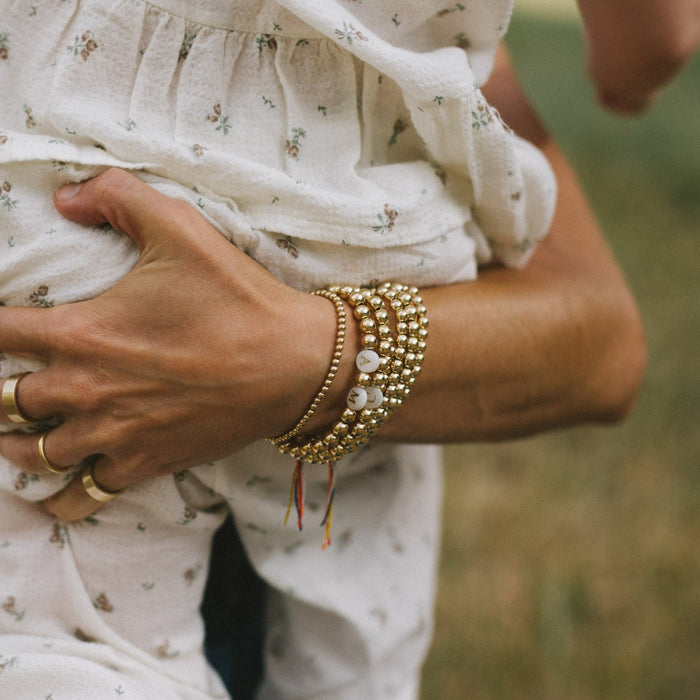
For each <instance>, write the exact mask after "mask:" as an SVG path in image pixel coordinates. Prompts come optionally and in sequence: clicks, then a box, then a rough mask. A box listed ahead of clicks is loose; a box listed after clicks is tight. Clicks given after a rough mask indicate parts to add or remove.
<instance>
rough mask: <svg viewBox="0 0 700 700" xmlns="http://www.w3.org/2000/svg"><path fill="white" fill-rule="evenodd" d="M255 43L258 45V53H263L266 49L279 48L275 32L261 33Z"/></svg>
mask: <svg viewBox="0 0 700 700" xmlns="http://www.w3.org/2000/svg"><path fill="white" fill-rule="evenodd" d="M255 43H256V44H257V46H258V53H262V52H263V50H264V49H270V50H271V51H274V50H275V49H277V38H276V37H275V35H274V34H260V35H258V36H257V37H256V38H255Z"/></svg>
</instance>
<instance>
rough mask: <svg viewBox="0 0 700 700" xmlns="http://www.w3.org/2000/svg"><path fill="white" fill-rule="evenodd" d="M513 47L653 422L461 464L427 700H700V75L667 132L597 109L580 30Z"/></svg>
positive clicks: (521, 444) (673, 105) (675, 106)
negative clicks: (582, 208) (598, 244)
mask: <svg viewBox="0 0 700 700" xmlns="http://www.w3.org/2000/svg"><path fill="white" fill-rule="evenodd" d="M508 43H509V46H510V49H511V53H512V55H513V57H514V60H515V64H516V66H517V67H518V71H519V73H520V74H521V78H522V80H523V83H524V84H525V86H526V88H527V91H528V93H529V94H530V95H531V97H532V100H533V102H534V103H535V104H536V105H537V107H538V110H539V111H540V113H541V114H542V116H543V118H544V120H545V122H546V123H547V124H548V126H549V128H550V130H551V132H552V133H553V134H554V136H555V138H556V139H557V141H558V142H559V143H560V144H561V145H562V147H563V149H564V150H565V152H566V153H567V154H568V156H569V157H570V159H571V161H572V163H573V164H574V166H575V168H576V170H577V172H578V173H579V176H580V178H581V181H582V183H583V185H584V187H585V189H586V191H587V193H588V196H589V199H590V201H591V203H592V205H593V207H594V209H595V211H596V213H597V215H598V218H599V220H600V221H601V224H602V226H603V229H604V230H605V232H606V235H607V236H608V239H609V241H610V243H611V245H612V247H613V248H614V250H615V252H616V254H617V257H618V259H619V261H620V264H621V265H622V267H623V269H624V270H625V273H626V274H627V276H628V279H629V281H630V284H631V286H632V288H633V290H634V292H635V294H636V296H637V299H638V301H639V304H640V307H641V310H642V315H643V317H644V321H645V326H646V330H647V339H648V343H649V350H650V361H649V370H648V374H647V377H646V379H645V382H644V386H643V388H642V391H641V393H640V397H639V402H638V405H637V408H636V410H635V412H634V413H633V415H632V416H631V417H630V418H629V419H628V420H627V421H626V422H625V423H624V424H622V425H620V426H616V427H614V428H595V427H583V428H577V429H573V430H566V431H560V432H555V433H552V434H549V435H544V436H538V437H535V438H529V439H527V440H521V441H518V442H515V443H509V444H502V445H465V446H455V447H450V448H448V449H447V451H446V454H447V467H446V512H445V532H444V541H443V551H442V565H441V574H440V590H439V597H438V603H437V620H436V626H437V629H436V635H435V640H434V644H433V648H432V651H431V654H430V657H429V659H428V662H427V664H426V668H425V673H424V683H423V695H422V696H423V698H424V700H434V699H435V698H441V699H446V700H453V699H454V700H461V699H463V698H464V699H469V700H471V699H472V698H477V699H478V698H487V699H489V700H490V699H507V700H516V699H520V698H523V699H525V698H527V699H528V700H529V699H537V700H549V699H552V700H560V699H561V700H593V699H596V700H598V699H605V700H608V699H609V700H618V699H619V700H623V699H624V700H632V699H634V700H639V699H649V700H652V699H653V700H665V699H668V700H685V699H688V700H690V699H691V698H692V699H693V700H694V699H696V698H700V381H699V380H700V347H699V346H700V275H699V274H698V272H699V271H700V117H699V116H698V115H700V57H698V56H696V59H695V60H694V61H693V62H692V63H691V64H690V65H689V66H688V67H687V68H686V70H685V71H684V72H683V73H682V75H681V76H680V77H679V78H678V79H677V80H676V82H674V84H673V85H672V86H671V87H669V88H668V90H667V91H666V93H665V94H664V96H663V98H662V100H661V102H660V103H659V104H657V105H656V106H655V107H654V108H653V109H652V110H651V111H650V112H649V113H648V114H646V115H644V116H643V117H641V118H635V119H633V120H629V119H621V118H619V117H615V116H611V115H608V114H606V113H604V112H603V111H602V110H601V109H600V108H599V107H597V106H596V104H595V101H594V98H593V94H592V90H591V88H590V86H589V84H588V81H587V79H586V76H585V66H584V56H583V48H582V38H581V34H580V30H579V28H578V25H577V22H576V20H575V19H568V20H567V19H565V18H561V17H560V18H551V17H550V18H546V17H543V16H535V15H533V14H529V13H525V12H520V13H518V14H516V16H515V18H514V22H513V26H512V29H511V31H510V33H509V41H508Z"/></svg>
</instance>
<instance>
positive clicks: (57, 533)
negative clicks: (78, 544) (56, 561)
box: [49, 523, 68, 549]
mask: <svg viewBox="0 0 700 700" xmlns="http://www.w3.org/2000/svg"><path fill="white" fill-rule="evenodd" d="M67 541H68V528H67V527H66V526H65V525H61V523H54V524H53V530H52V532H51V537H49V542H52V543H53V544H57V545H58V546H59V547H60V548H61V549H63V548H64V547H65V546H66V542H67Z"/></svg>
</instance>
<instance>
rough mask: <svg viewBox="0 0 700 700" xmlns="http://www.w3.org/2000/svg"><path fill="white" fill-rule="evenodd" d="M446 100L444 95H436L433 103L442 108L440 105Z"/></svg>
mask: <svg viewBox="0 0 700 700" xmlns="http://www.w3.org/2000/svg"><path fill="white" fill-rule="evenodd" d="M444 99H445V98H444V97H443V96H442V95H435V97H433V102H435V104H437V105H438V106H440V105H441V104H442V101H443V100H444Z"/></svg>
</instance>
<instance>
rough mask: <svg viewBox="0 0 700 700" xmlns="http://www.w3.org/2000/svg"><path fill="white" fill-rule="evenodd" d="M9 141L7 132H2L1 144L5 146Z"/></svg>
mask: <svg viewBox="0 0 700 700" xmlns="http://www.w3.org/2000/svg"><path fill="white" fill-rule="evenodd" d="M7 141H8V138H7V134H0V146H4V145H5V144H6V143H7Z"/></svg>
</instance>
